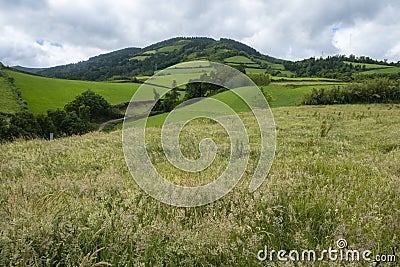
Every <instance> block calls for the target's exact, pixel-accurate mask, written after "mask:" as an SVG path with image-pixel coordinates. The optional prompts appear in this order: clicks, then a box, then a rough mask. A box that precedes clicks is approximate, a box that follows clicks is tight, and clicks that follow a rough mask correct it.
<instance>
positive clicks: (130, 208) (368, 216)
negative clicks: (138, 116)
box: [0, 104, 400, 266]
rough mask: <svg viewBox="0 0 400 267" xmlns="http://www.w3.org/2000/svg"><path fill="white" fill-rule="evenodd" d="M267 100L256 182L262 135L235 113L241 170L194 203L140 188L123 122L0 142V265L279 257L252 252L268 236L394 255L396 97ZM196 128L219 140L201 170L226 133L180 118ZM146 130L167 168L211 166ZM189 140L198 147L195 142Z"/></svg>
mask: <svg viewBox="0 0 400 267" xmlns="http://www.w3.org/2000/svg"><path fill="white" fill-rule="evenodd" d="M272 111H273V113H274V117H275V121H276V128H277V134H278V135H277V147H276V156H275V160H274V163H273V165H272V168H271V170H270V172H269V175H268V177H267V179H266V180H265V181H264V183H263V184H262V186H261V187H260V188H259V189H258V190H257V191H256V192H255V193H253V194H250V193H249V192H248V191H247V190H248V189H247V187H248V184H249V178H250V177H251V174H252V172H253V171H254V163H255V161H256V159H257V156H258V153H259V146H258V143H259V137H257V131H256V130H255V129H256V127H255V125H254V120H253V119H252V116H251V115H250V114H248V113H243V114H242V115H241V117H242V118H243V120H244V121H245V122H247V123H248V124H249V128H248V132H249V136H250V144H251V151H250V161H249V164H248V168H247V170H246V172H245V175H244V177H243V179H242V181H241V182H240V184H239V185H238V186H237V187H236V188H235V189H234V190H233V191H232V192H230V193H229V194H228V195H226V196H225V197H224V198H222V199H221V200H218V201H217V202H214V203H212V204H209V205H206V206H201V207H197V208H176V207H172V206H168V205H165V204H162V203H160V202H158V201H156V200H154V199H152V198H151V197H149V196H148V195H146V194H145V193H144V192H143V191H142V190H141V189H140V188H138V186H137V185H136V183H135V182H134V180H133V178H132V177H131V176H130V174H129V172H128V169H127V167H126V165H125V160H124V155H123V152H122V147H121V146H122V144H121V131H116V132H112V133H108V134H107V133H98V132H96V133H90V134H87V135H84V136H75V137H69V138H61V139H57V140H53V141H44V140H32V141H23V140H20V141H16V142H14V143H9V144H2V145H0V153H1V154H2V157H0V169H1V172H0V192H1V195H0V229H1V235H0V265H3V266H9V265H19V266H22V265H35V266H44V265H49V266H53V265H65V266H78V265H79V266H107V265H111V264H112V265H113V266H125V265H126V266H177V265H181V266H215V265H217V266H221V265H223V266H265V265H268V266H281V265H282V264H281V263H278V262H276V261H275V262H260V261H259V260H258V259H257V252H258V251H259V250H262V249H264V247H265V246H268V248H270V249H276V250H278V249H285V250H288V251H289V250H291V249H297V250H302V249H316V250H318V251H321V250H323V249H328V248H329V247H333V248H336V240H338V239H339V238H345V239H346V240H347V242H348V247H349V248H351V249H359V250H365V249H369V250H371V251H372V252H373V255H377V254H394V253H397V254H396V255H397V260H399V259H398V257H399V253H400V245H399V244H400V240H399V238H400V227H399V225H400V211H399V207H400V198H399V197H398V196H399V195H400V187H399V186H398V185H399V177H400V143H399V134H400V132H399V129H400V106H399V105H389V104H388V105H344V106H340V105H337V106H300V107H280V108H273V110H272ZM199 129H204V131H205V132H207V133H208V136H209V137H211V138H213V139H214V140H216V143H217V144H218V146H219V148H220V149H222V157H217V158H216V162H213V164H212V165H211V166H210V167H209V168H210V169H208V170H206V174H213V173H220V172H221V166H223V165H224V160H225V157H224V155H226V153H225V152H226V149H227V148H229V143H227V142H228V141H229V139H228V140H227V139H226V135H224V133H223V131H222V132H221V127H219V125H218V124H215V123H210V122H207V121H197V122H194V123H192V124H190V125H188V126H187V127H185V131H184V133H183V134H182V138H183V139H185V138H189V137H190V136H191V133H197V132H199ZM147 133H148V134H149V142H150V143H149V146H148V153H149V156H150V157H151V159H152V160H153V162H154V164H155V166H156V168H157V169H159V170H160V171H161V172H162V173H163V174H168V173H170V174H171V175H170V177H169V178H170V179H171V180H173V181H180V182H183V183H187V182H189V183H190V182H191V179H194V181H195V179H197V178H203V179H204V178H208V177H201V175H200V174H197V173H194V174H191V175H182V174H181V173H180V172H177V171H176V170H175V169H174V168H173V167H172V166H168V165H166V164H167V162H166V160H165V157H163V153H162V147H161V145H160V144H159V142H158V141H159V136H160V129H159V128H148V129H147ZM185 140H189V139H185ZM195 144H197V143H195ZM185 149H186V152H188V153H191V154H196V153H198V150H197V147H196V145H193V144H188V145H187V146H185ZM206 176H207V175H206ZM290 264H291V262H289V265H290ZM293 264H294V263H293ZM298 264H299V266H315V264H318V265H323V266H338V264H339V265H342V264H344V265H346V266H360V265H361V266H368V264H367V263H364V262H351V263H346V262H343V263H339V262H328V261H323V262H304V263H298ZM385 266H396V263H392V264H387V265H385Z"/></svg>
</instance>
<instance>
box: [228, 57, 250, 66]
mask: <svg viewBox="0 0 400 267" xmlns="http://www.w3.org/2000/svg"><path fill="white" fill-rule="evenodd" d="M224 61H225V62H227V63H237V64H254V61H253V60H251V59H250V58H248V57H245V56H233V57H228V58H225V59H224Z"/></svg>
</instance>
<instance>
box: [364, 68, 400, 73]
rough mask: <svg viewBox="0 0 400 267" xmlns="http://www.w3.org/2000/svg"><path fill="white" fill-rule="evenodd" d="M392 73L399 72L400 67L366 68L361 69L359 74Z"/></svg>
mask: <svg viewBox="0 0 400 267" xmlns="http://www.w3.org/2000/svg"><path fill="white" fill-rule="evenodd" d="M392 73H400V67H390V68H383V69H375V70H367V71H363V72H361V73H360V74H392Z"/></svg>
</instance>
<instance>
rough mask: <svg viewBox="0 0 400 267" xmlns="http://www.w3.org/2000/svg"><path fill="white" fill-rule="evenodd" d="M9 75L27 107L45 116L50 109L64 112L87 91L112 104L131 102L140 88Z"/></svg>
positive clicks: (118, 84)
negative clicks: (61, 109)
mask: <svg viewBox="0 0 400 267" xmlns="http://www.w3.org/2000/svg"><path fill="white" fill-rule="evenodd" d="M6 73H7V75H8V76H10V77H12V78H14V80H15V85H16V86H17V87H18V88H19V89H20V90H21V95H22V98H23V99H24V100H25V101H26V102H27V103H28V110H29V111H31V112H33V113H35V114H39V113H45V112H46V111H47V110H49V109H53V110H54V109H57V108H63V107H64V105H65V104H67V103H68V102H70V101H72V100H73V99H74V98H75V97H76V96H77V95H79V94H81V93H82V92H84V91H86V90H88V89H90V90H92V91H94V92H96V93H98V94H100V95H102V96H103V97H104V98H105V99H106V100H107V101H108V102H110V103H111V104H119V103H122V102H128V101H129V100H130V99H131V97H132V95H133V93H134V92H135V91H136V89H137V88H138V87H139V86H140V84H137V83H111V82H89V81H73V80H62V79H54V78H45V77H40V76H34V75H29V74H24V73H19V72H15V71H9V70H8V71H6Z"/></svg>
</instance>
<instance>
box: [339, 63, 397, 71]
mask: <svg viewBox="0 0 400 267" xmlns="http://www.w3.org/2000/svg"><path fill="white" fill-rule="evenodd" d="M343 62H344V63H346V64H352V65H353V66H361V67H362V66H365V69H367V70H368V69H387V68H393V66H387V65H379V64H369V63H358V62H350V61H343Z"/></svg>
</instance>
